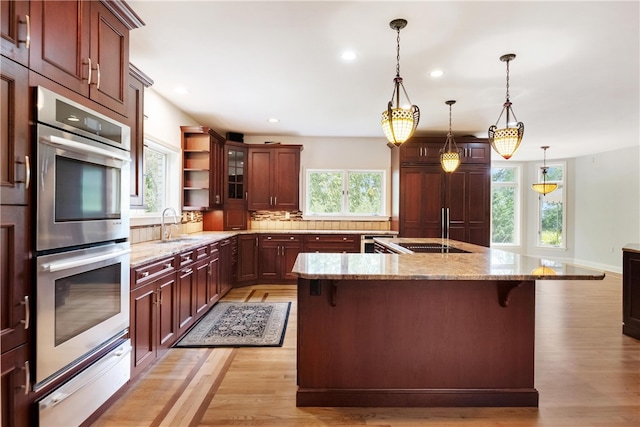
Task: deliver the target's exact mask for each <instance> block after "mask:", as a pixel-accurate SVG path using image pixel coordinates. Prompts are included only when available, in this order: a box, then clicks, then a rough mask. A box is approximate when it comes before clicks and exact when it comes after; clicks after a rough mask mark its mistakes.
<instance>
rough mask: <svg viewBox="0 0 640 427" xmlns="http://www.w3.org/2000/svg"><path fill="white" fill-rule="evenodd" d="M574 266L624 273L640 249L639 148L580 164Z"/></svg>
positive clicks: (577, 168) (577, 164) (580, 160)
mask: <svg viewBox="0 0 640 427" xmlns="http://www.w3.org/2000/svg"><path fill="white" fill-rule="evenodd" d="M575 178H576V179H575V181H576V182H575V211H576V212H575V223H574V224H575V239H574V241H575V263H577V264H580V265H585V266H592V267H595V268H602V269H606V270H610V271H614V272H622V251H621V248H622V247H623V246H624V245H625V244H627V243H640V146H636V147H631V148H625V149H621V150H615V151H610V152H605V153H600V154H596V155H590V156H584V157H578V158H576V159H575Z"/></svg>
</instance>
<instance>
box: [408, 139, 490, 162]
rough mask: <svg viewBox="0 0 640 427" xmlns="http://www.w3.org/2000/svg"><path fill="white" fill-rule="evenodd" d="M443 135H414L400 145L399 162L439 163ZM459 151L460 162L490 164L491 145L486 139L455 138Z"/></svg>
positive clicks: (443, 140)
mask: <svg viewBox="0 0 640 427" xmlns="http://www.w3.org/2000/svg"><path fill="white" fill-rule="evenodd" d="M445 140H446V136H443V137H415V138H411V139H410V140H409V141H407V142H406V143H404V144H402V145H401V146H400V149H399V150H400V162H401V163H402V164H404V165H408V164H413V165H415V164H437V163H440V150H441V149H442V148H443V146H444V142H445ZM455 141H456V145H457V146H458V148H459V149H460V151H461V153H460V154H461V156H460V164H462V165H464V164H474V163H477V164H490V163H491V146H490V145H489V144H488V143H487V141H486V140H482V139H479V138H475V137H460V138H455Z"/></svg>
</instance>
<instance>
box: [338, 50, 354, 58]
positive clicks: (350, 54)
mask: <svg viewBox="0 0 640 427" xmlns="http://www.w3.org/2000/svg"><path fill="white" fill-rule="evenodd" d="M341 57H342V59H344V60H345V61H353V60H354V59H356V53H355V52H353V51H351V50H347V51H345V52H342V56H341Z"/></svg>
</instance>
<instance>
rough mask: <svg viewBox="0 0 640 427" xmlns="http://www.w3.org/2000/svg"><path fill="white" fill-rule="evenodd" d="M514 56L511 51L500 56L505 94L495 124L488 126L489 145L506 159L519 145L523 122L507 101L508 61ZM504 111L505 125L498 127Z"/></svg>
mask: <svg viewBox="0 0 640 427" xmlns="http://www.w3.org/2000/svg"><path fill="white" fill-rule="evenodd" d="M515 57H516V55H515V54H513V53H508V54H506V55H502V56H501V57H500V61H502V62H506V63H507V96H506V101H505V103H504V105H503V106H502V111H501V112H500V115H499V116H498V120H496V124H495V125H493V126H491V127H489V142H490V143H491V146H492V147H493V149H494V150H495V151H496V152H497V153H498V154H500V155H501V156H502V157H504V158H505V159H507V160H508V159H509V158H511V156H513V153H515V152H516V150H517V149H518V147H519V146H520V141H522V135H523V134H524V123H522V122H518V119H517V118H516V115H515V113H514V112H513V109H512V108H511V101H509V61H512V60H513V59H515ZM505 111H506V112H507V117H506V126H505V127H504V128H501V129H498V122H499V121H500V118H501V117H502V115H503V114H504V112H505ZM511 116H513V121H512V120H511ZM510 126H511V127H510Z"/></svg>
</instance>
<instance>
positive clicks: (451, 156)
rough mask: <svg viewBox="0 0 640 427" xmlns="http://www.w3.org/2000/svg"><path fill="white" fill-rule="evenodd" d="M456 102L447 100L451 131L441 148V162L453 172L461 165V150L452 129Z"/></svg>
mask: <svg viewBox="0 0 640 427" xmlns="http://www.w3.org/2000/svg"><path fill="white" fill-rule="evenodd" d="M455 103H456V101H454V100H451V101H446V102H445V104H447V105H448V106H449V133H447V139H446V140H445V141H444V147H442V148H441V149H440V164H441V165H442V169H443V170H444V171H445V172H453V171H455V170H456V169H458V166H459V165H460V150H459V149H458V146H457V145H456V140H455V139H453V132H452V131H451V106H452V105H453V104H455ZM454 147H455V148H454Z"/></svg>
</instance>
